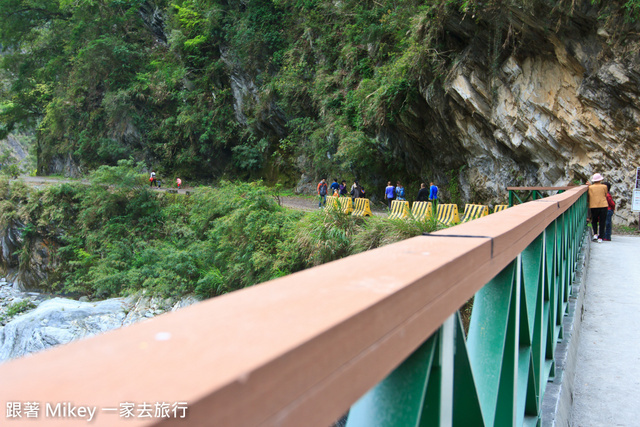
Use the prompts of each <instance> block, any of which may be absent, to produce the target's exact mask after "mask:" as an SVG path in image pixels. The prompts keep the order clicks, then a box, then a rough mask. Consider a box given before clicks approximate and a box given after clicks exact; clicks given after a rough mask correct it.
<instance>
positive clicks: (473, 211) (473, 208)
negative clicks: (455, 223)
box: [462, 203, 489, 222]
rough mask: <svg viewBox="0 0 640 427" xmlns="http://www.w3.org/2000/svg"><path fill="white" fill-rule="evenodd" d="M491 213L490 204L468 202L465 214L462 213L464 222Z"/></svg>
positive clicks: (465, 206)
mask: <svg viewBox="0 0 640 427" xmlns="http://www.w3.org/2000/svg"><path fill="white" fill-rule="evenodd" d="M487 215H489V206H485V205H473V204H469V203H467V204H466V205H464V214H463V215H462V222H469V221H472V220H474V219H477V218H480V217H483V216H487Z"/></svg>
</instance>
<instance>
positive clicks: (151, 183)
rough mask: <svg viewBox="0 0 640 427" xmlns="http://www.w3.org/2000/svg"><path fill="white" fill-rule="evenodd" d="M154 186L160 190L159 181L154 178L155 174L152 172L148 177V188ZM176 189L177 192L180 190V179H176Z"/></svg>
mask: <svg viewBox="0 0 640 427" xmlns="http://www.w3.org/2000/svg"><path fill="white" fill-rule="evenodd" d="M154 185H155V186H156V187H158V188H160V180H159V179H158V178H156V172H155V171H154V170H152V171H151V174H150V175H149V187H153V186H154ZM176 187H177V188H178V190H179V189H180V188H182V180H181V179H180V178H176Z"/></svg>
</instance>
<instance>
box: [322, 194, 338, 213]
mask: <svg viewBox="0 0 640 427" xmlns="http://www.w3.org/2000/svg"><path fill="white" fill-rule="evenodd" d="M324 209H325V210H326V211H327V212H329V211H338V210H339V209H340V208H339V206H338V198H337V197H336V196H327V204H326V205H325V206H324Z"/></svg>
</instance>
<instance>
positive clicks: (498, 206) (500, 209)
mask: <svg viewBox="0 0 640 427" xmlns="http://www.w3.org/2000/svg"><path fill="white" fill-rule="evenodd" d="M508 207H509V205H495V206H494V207H493V213H496V212H500V211H503V210H505V209H507V208H508Z"/></svg>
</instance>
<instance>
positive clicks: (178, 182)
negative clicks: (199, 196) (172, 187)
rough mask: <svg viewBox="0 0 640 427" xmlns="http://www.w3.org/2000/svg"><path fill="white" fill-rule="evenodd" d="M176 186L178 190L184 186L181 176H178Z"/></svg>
mask: <svg viewBox="0 0 640 427" xmlns="http://www.w3.org/2000/svg"><path fill="white" fill-rule="evenodd" d="M176 186H177V187H178V190H179V189H180V187H182V180H181V179H180V178H176Z"/></svg>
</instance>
